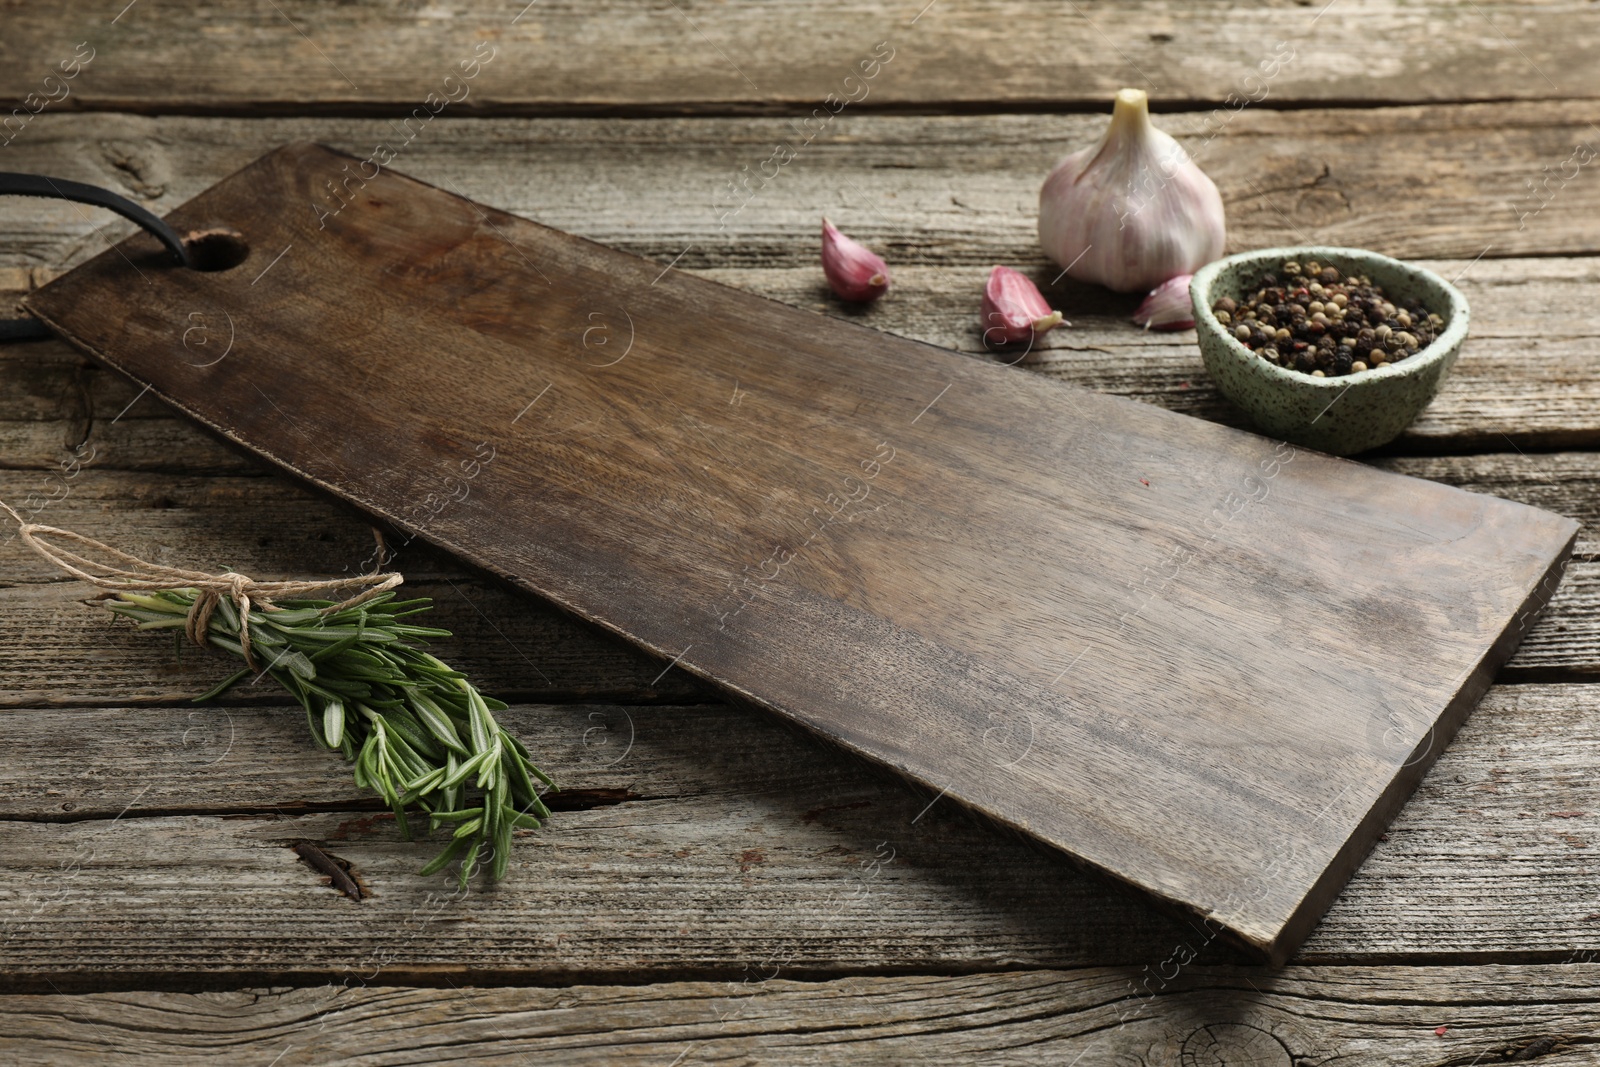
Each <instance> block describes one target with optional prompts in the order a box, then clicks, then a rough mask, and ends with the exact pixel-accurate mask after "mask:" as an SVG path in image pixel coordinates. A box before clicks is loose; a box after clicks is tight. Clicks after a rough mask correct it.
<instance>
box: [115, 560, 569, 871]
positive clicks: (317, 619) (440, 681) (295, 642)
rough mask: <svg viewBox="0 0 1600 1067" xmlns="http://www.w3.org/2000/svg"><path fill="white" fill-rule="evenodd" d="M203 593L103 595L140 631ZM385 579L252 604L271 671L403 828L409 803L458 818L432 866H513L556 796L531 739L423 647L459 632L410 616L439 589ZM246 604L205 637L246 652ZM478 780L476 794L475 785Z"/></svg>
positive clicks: (440, 820)
mask: <svg viewBox="0 0 1600 1067" xmlns="http://www.w3.org/2000/svg"><path fill="white" fill-rule="evenodd" d="M199 595H201V594H200V593H199V592H198V591H197V590H194V589H168V590H163V591H160V592H153V593H136V592H115V593H107V594H104V599H105V600H106V602H107V606H108V607H109V608H110V609H111V610H112V611H114V612H116V613H117V614H118V615H124V616H126V617H128V618H130V619H132V620H134V622H136V623H137V624H138V627H139V629H141V630H174V631H180V632H181V631H183V630H184V628H185V625H186V622H187V619H188V615H189V611H190V608H191V607H193V605H194V602H195V599H196V598H197V597H198V596H199ZM394 596H395V594H394V593H393V592H383V593H379V594H378V595H376V596H373V597H371V598H370V599H367V600H365V601H364V602H362V603H359V604H355V605H353V606H350V607H345V608H341V609H339V610H337V611H327V610H326V609H328V608H331V607H333V606H334V602H333V601H328V600H283V601H279V602H277V603H276V605H275V608H276V609H281V610H272V611H258V610H254V609H251V610H250V612H249V627H248V629H249V635H250V650H251V653H252V655H253V657H254V659H255V660H256V661H257V662H260V663H264V664H265V667H264V670H263V673H266V674H270V675H271V676H272V677H273V679H274V680H275V681H277V683H278V684H279V685H281V686H283V688H285V689H287V690H288V691H289V692H290V693H292V694H294V697H295V699H296V700H298V701H300V703H301V705H302V706H304V708H305V710H306V725H307V726H308V727H309V728H310V730H311V736H312V738H314V739H315V740H316V742H317V743H318V744H319V745H322V746H323V747H325V748H329V749H337V750H338V751H339V752H341V753H343V755H344V758H345V759H346V760H347V761H350V762H353V763H354V764H355V768H354V769H355V781H356V784H357V785H359V786H361V787H362V788H369V789H373V790H375V791H377V792H378V793H379V794H381V795H382V796H383V799H384V801H385V802H386V803H388V805H389V806H390V807H391V808H393V809H394V814H395V821H396V822H397V823H398V824H399V826H400V833H401V835H402V836H404V837H405V838H406V840H410V839H411V826H410V823H409V822H408V821H407V818H406V812H407V809H420V810H421V811H423V812H426V813H427V816H428V828H429V830H430V832H431V831H433V830H437V829H439V827H441V826H448V827H451V828H452V831H453V835H454V836H453V838H452V840H451V842H450V844H449V845H448V846H447V847H446V848H445V850H444V851H443V852H441V853H440V854H439V855H438V856H436V857H434V859H433V860H432V861H431V862H430V863H428V865H427V866H425V867H423V869H422V873H423V874H433V873H434V872H436V871H439V870H442V869H444V868H445V867H446V866H448V865H449V864H451V863H453V862H455V861H456V860H460V861H461V884H462V885H463V886H465V885H466V884H467V879H468V878H470V877H471V875H472V871H473V869H474V867H475V866H476V865H477V864H478V863H479V862H480V859H481V857H482V853H483V849H484V848H485V847H486V846H487V847H488V849H489V857H490V859H489V864H490V867H489V869H490V873H491V875H492V876H493V877H494V878H497V879H498V878H502V877H504V876H505V872H506V864H507V863H509V862H510V859H511V835H512V831H514V830H516V829H519V828H530V829H531V828H536V827H538V826H539V825H540V819H541V818H548V817H549V815H550V809H549V808H547V807H545V805H544V801H543V800H541V799H540V796H539V787H538V785H536V784H535V783H536V782H538V783H543V784H544V785H545V786H546V787H548V788H552V789H553V788H554V787H555V783H553V782H552V781H551V780H550V779H549V778H548V777H546V775H545V774H544V772H542V771H541V770H539V768H538V767H535V766H534V765H533V761H532V758H531V757H530V756H529V754H528V750H527V748H525V747H524V746H523V744H522V742H520V741H518V740H517V739H516V738H515V737H513V736H511V734H509V733H507V732H506V731H505V730H504V729H502V728H501V726H500V725H499V723H497V722H495V719H494V714H493V713H494V712H496V711H501V710H503V709H504V708H505V707H506V705H505V704H503V703H501V702H500V701H498V700H495V699H494V698H492V697H486V696H484V695H483V694H481V693H479V692H478V690H477V689H476V688H475V687H474V686H473V685H472V683H471V682H469V681H467V678H466V675H464V674H461V673H460V672H459V671H454V670H451V669H450V668H449V667H448V666H447V665H445V664H444V663H443V662H441V661H440V660H439V659H438V658H436V657H434V656H432V655H429V654H428V653H427V652H425V651H423V650H422V649H421V648H419V647H418V645H417V642H418V641H423V640H426V639H427V638H430V637H448V636H450V631H448V630H440V629H435V628H433V627H428V626H416V625H413V624H411V623H408V622H405V621H403V620H404V619H406V618H408V617H409V616H412V615H416V614H417V613H419V612H423V611H427V610H428V609H429V608H430V607H432V601H431V600H427V599H419V600H404V601H396V600H395V599H394ZM239 631H240V618H239V609H238V607H237V606H236V605H235V604H234V602H233V601H232V600H231V599H230V598H228V597H225V596H224V597H221V598H219V599H218V600H217V603H216V608H215V610H214V611H212V613H211V617H210V621H209V622H208V624H207V627H206V634H205V638H206V642H207V643H208V644H211V645H214V646H216V647H217V648H220V649H223V650H224V651H227V652H231V653H233V654H234V655H236V656H238V657H240V658H241V659H245V660H246V661H247V662H248V661H249V660H250V658H251V657H249V656H246V655H245V650H244V647H243V645H242V644H241V642H240V633H239ZM252 673H253V672H252V670H251V668H249V667H245V668H244V669H243V670H241V671H239V672H238V673H236V674H234V675H233V676H232V677H230V678H228V679H227V680H226V681H224V682H223V683H222V684H221V685H218V686H217V687H216V688H215V689H212V690H211V691H210V692H209V693H205V694H204V695H202V696H199V697H196V698H195V702H196V703H200V702H203V701H207V700H212V699H214V698H216V697H218V696H220V695H221V694H222V693H224V692H226V691H227V690H228V688H229V687H230V686H232V685H233V684H235V683H236V682H238V681H240V680H242V679H244V678H246V677H248V676H249V675H251V674H252ZM472 790H476V792H477V794H478V795H476V796H473V797H470V798H469V796H468V793H469V791H472Z"/></svg>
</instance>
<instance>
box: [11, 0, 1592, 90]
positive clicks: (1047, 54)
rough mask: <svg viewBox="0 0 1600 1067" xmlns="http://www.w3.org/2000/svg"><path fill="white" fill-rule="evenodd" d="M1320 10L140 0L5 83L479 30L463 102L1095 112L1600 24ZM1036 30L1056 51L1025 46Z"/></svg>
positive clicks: (1413, 61) (72, 18)
mask: <svg viewBox="0 0 1600 1067" xmlns="http://www.w3.org/2000/svg"><path fill="white" fill-rule="evenodd" d="M1346 2H1347V3H1350V0H1346ZM1320 10H1321V5H1318V4H1312V3H1307V4H1296V5H1289V4H1283V5H1277V4H1270V3H1262V2H1259V0H1257V2H1255V3H1248V4H1242V5H1226V4H1219V3H1215V2H1212V3H1196V4H1185V5H1169V4H1162V3H1160V2H1158V0H1143V2H1138V3H1129V4H1112V3H1108V2H1104V0H1083V2H1082V3H1074V4H1071V5H1067V6H1062V5H1056V4H1051V3H1049V2H1048V0H979V2H972V0H967V2H964V3H952V2H949V0H945V2H940V3H933V4H930V3H926V0H912V2H908V3H901V4H894V5H887V6H880V5H861V4H852V3H848V2H842V0H828V2H822V3H805V2H803V0H782V2H767V0H763V2H757V0H739V2H732V3H727V2H725V3H709V2H706V0H680V2H677V3H672V4H658V3H643V2H638V0H598V2H581V0H542V2H540V3H538V4H535V5H532V6H529V5H527V4H526V3H507V4H495V5H486V6H485V5H468V4H464V3H459V2H446V3H432V4H428V5H419V4H413V3H403V2H395V0H363V2H358V3H342V4H338V5H319V4H312V3H309V2H306V0H298V2H289V3H281V4H279V5H278V6H277V7H273V6H271V5H266V6H261V5H255V4H251V3H248V2H247V0H223V2H215V3H210V4H207V5H206V7H205V8H203V9H200V10H198V11H195V10H189V9H183V8H167V7H165V6H163V5H159V4H146V5H141V6H139V7H137V8H135V9H134V10H132V11H130V12H128V13H127V14H126V15H123V16H122V17H120V18H118V19H117V20H116V22H115V23H114V24H112V23H111V21H110V20H111V15H108V14H107V13H106V12H105V10H104V5H96V4H94V3H93V2H92V0H71V2H69V3H64V4H61V5H58V6H51V7H48V8H41V7H31V6H29V5H26V4H21V3H14V4H12V5H11V6H10V7H9V8H8V9H7V26H8V30H9V32H8V33H7V35H6V41H5V42H4V45H3V46H0V59H3V61H4V62H3V64H0V69H4V70H5V71H6V76H5V79H4V81H3V82H0V86H3V95H4V96H5V97H7V98H13V97H14V98H18V99H19V100H20V99H21V98H22V97H23V96H24V94H26V93H29V92H37V93H41V94H42V93H45V92H47V91H48V92H50V93H51V94H52V95H59V94H60V89H59V88H58V87H56V86H53V85H52V86H46V87H43V88H41V85H40V81H41V79H42V78H43V77H44V76H45V75H47V74H50V73H52V72H53V71H54V70H55V67H56V64H57V63H58V62H60V61H61V60H63V59H66V58H67V57H70V56H71V55H72V54H73V52H74V48H75V46H76V45H77V44H78V43H79V42H80V41H83V40H85V39H87V40H88V41H90V42H92V44H93V45H94V46H95V47H96V48H97V49H98V54H96V56H95V58H94V59H93V60H92V62H91V63H90V64H89V65H88V66H87V67H86V68H85V69H84V71H83V73H82V74H81V75H80V76H79V77H77V78H76V79H74V80H72V81H70V82H68V83H67V84H68V85H69V87H70V90H71V91H70V95H68V96H67V97H66V99H64V100H62V101H61V102H60V104H58V105H57V106H61V107H76V108H98V109H114V110H127V111H162V110H180V111H191V112H192V111H200V112H206V111H231V112H245V113H255V114H259V113H270V112H273V111H279V112H281V111H285V110H294V111H302V112H303V111H350V110H367V111H382V112H387V113H390V114H404V113H405V112H406V111H408V110H409V109H410V108H413V107H418V106H421V105H422V102H423V99H424V97H425V95H426V94H427V93H429V92H435V93H440V94H444V93H452V94H454V95H455V96H456V97H458V98H459V97H460V89H459V88H456V87H454V86H442V85H441V80H442V78H443V77H444V75H445V74H447V73H448V72H450V71H451V69H452V68H453V66H454V64H455V63H456V62H457V61H458V60H459V59H461V58H463V57H467V56H471V55H472V54H473V53H474V49H475V48H477V47H479V46H482V45H489V44H492V46H493V47H494V48H495V49H496V50H497V51H496V54H495V58H494V59H493V61H492V62H490V63H489V64H487V65H486V66H484V68H483V70H482V73H481V75H480V76H479V77H478V78H476V79H475V80H474V81H473V82H471V83H470V86H469V87H470V89H471V93H470V95H468V96H466V97H465V98H464V99H461V100H460V103H459V104H457V105H456V107H457V108H458V109H459V110H461V111H463V112H478V113H505V112H515V113H530V112H531V113H540V112H549V111H557V112H567V113H571V112H591V111H624V110H626V111H657V112H677V111H696V110H723V111H727V110H785V111H790V112H794V113H798V114H809V113H810V112H811V110H812V109H813V108H820V107H822V106H823V100H824V98H825V97H826V96H827V95H828V94H829V93H833V94H836V95H837V97H841V98H844V99H847V100H853V101H856V103H854V104H852V105H851V106H854V107H860V108H867V109H879V108H895V107H900V108H904V107H915V108H921V109H927V110H934V109H937V110H954V109H960V108H981V107H987V108H994V109H1004V110H1011V109H1016V108H1023V107H1032V108H1062V107H1081V106H1085V105H1086V104H1094V103H1098V102H1101V101H1103V100H1105V99H1108V98H1109V97H1110V95H1111V94H1112V93H1114V92H1115V91H1116V90H1117V89H1118V88H1120V87H1122V86H1123V85H1135V86H1138V87H1139V88H1144V89H1148V90H1149V91H1150V93H1151V96H1152V97H1158V98H1165V99H1169V100H1176V101H1211V102H1214V103H1218V104H1220V103H1222V102H1223V101H1224V100H1225V99H1227V98H1228V97H1229V96H1230V94H1233V95H1235V96H1237V97H1238V98H1241V99H1249V100H1259V101H1262V103H1263V104H1264V105H1265V106H1268V107H1277V106H1281V105H1283V104H1294V103H1303V102H1306V101H1325V102H1336V103H1358V104H1359V103H1367V104H1371V103H1392V102H1396V101H1404V102H1408V103H1410V102H1417V101H1444V100H1496V99H1512V98H1516V99H1527V98H1541V97H1542V98H1549V97H1559V96H1565V97H1591V98H1592V97H1595V96H1600V80H1597V78H1596V75H1595V71H1594V68H1593V64H1592V63H1591V62H1590V61H1589V57H1588V55H1587V54H1586V53H1585V51H1584V49H1585V47H1586V46H1589V45H1592V43H1593V42H1594V40H1595V39H1596V35H1597V33H1600V20H1597V18H1596V15H1595V12H1594V11H1593V9H1592V8H1591V7H1589V6H1588V5H1585V4H1579V3H1572V2H1570V0H1567V2H1560V3H1550V4H1534V3H1519V2H1507V0H1498V2H1485V3H1483V4H1481V5H1476V4H1475V5H1467V6H1458V5H1452V4H1448V3H1443V2H1439V0H1433V2H1428V3H1420V4H1416V5H1407V6H1404V7H1401V8H1395V7H1394V6H1392V5H1389V4H1382V3H1375V2H1370V0H1367V2H1355V3H1350V6H1349V7H1348V8H1346V7H1344V6H1343V5H1341V10H1340V11H1339V12H1338V13H1337V14H1336V15H1334V16H1332V17H1329V18H1321V17H1319V16H1320ZM112 14H115V12H113V13H112ZM1245 26H1247V27H1249V32H1248V33H1238V32H1232V31H1234V30H1237V29H1238V28H1239V27H1245ZM1041 40H1047V41H1049V42H1050V43H1051V46H1050V47H1049V48H1047V49H1043V48H1039V47H1038V46H1037V42H1038V41H1041ZM880 41H888V42H890V45H891V47H893V48H894V49H895V51H894V52H893V59H892V60H891V61H890V62H889V63H888V64H887V66H885V67H883V68H882V71H881V73H878V75H877V77H875V78H873V79H871V80H870V81H868V82H866V84H865V88H864V89H863V87H862V86H861V85H860V83H859V82H846V81H845V79H846V78H848V77H850V76H851V75H855V74H858V73H859V71H858V66H857V65H858V64H859V63H860V61H862V60H863V59H866V58H868V57H869V56H871V55H872V53H873V49H874V46H875V45H876V44H877V43H878V42H880ZM1278 41H1285V42H1289V43H1290V44H1291V45H1292V47H1293V52H1292V53H1286V54H1292V56H1293V58H1292V60H1290V61H1289V62H1286V63H1284V64H1282V66H1281V69H1280V70H1277V71H1275V76H1273V77H1271V78H1265V79H1263V78H1262V77H1261V71H1260V70H1259V69H1258V64H1260V63H1261V62H1262V61H1263V60H1266V59H1268V58H1269V57H1270V56H1272V55H1274V54H1275V53H1277V51H1278V50H1277V49H1276V48H1275V45H1276V43H1277V42H1278ZM85 54H87V53H85ZM180 72H181V73H180Z"/></svg>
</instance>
